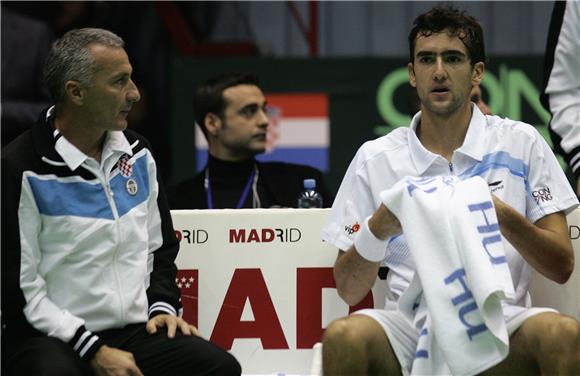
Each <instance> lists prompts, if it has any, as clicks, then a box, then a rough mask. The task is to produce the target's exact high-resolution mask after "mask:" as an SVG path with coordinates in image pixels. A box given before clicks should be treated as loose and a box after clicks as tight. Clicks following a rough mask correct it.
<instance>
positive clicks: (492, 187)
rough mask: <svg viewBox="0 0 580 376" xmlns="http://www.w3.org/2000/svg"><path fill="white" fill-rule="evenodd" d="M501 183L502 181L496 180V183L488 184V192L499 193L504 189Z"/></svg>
mask: <svg viewBox="0 0 580 376" xmlns="http://www.w3.org/2000/svg"><path fill="white" fill-rule="evenodd" d="M502 183H503V180H498V181H494V182H491V183H488V184H487V185H488V186H489V188H490V191H491V192H492V193H493V192H496V191H501V190H502V189H503V188H504V185H503V184H502Z"/></svg>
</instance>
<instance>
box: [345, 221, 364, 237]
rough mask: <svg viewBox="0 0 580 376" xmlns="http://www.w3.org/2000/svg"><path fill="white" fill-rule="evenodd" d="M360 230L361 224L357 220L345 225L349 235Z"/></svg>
mask: <svg viewBox="0 0 580 376" xmlns="http://www.w3.org/2000/svg"><path fill="white" fill-rule="evenodd" d="M358 230H360V225H359V224H358V222H356V223H355V224H353V225H346V226H344V232H346V233H347V235H352V234H354V233H355V232H358Z"/></svg>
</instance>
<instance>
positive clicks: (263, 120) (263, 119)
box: [258, 110, 270, 127]
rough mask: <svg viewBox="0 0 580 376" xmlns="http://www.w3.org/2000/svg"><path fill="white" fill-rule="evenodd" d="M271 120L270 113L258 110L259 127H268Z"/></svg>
mask: <svg viewBox="0 0 580 376" xmlns="http://www.w3.org/2000/svg"><path fill="white" fill-rule="evenodd" d="M269 122H270V119H269V118H268V114H267V113H266V111H265V110H259V111H258V126H259V127H267V126H268V124H269Z"/></svg>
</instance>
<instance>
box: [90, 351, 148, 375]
mask: <svg viewBox="0 0 580 376" xmlns="http://www.w3.org/2000/svg"><path fill="white" fill-rule="evenodd" d="M91 368H92V369H93V371H94V373H95V375H97V376H143V373H142V372H141V370H140V369H139V367H137V364H136V363H135V358H134V357H133V354H131V353H130V352H127V351H123V350H120V349H115V348H113V347H109V346H106V345H105V346H101V348H100V349H99V351H97V352H96V353H95V356H94V357H93V359H91Z"/></svg>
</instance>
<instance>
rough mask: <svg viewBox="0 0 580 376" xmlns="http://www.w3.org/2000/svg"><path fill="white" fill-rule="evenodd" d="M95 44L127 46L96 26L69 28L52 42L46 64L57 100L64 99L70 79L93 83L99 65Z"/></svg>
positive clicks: (46, 78)
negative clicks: (92, 52)
mask: <svg viewBox="0 0 580 376" xmlns="http://www.w3.org/2000/svg"><path fill="white" fill-rule="evenodd" d="M93 43H97V44H102V45H105V46H109V47H116V48H123V47H124V46H125V42H123V39H121V38H120V37H119V36H117V35H115V34H114V33H112V32H110V31H108V30H104V29H93V28H84V29H74V30H71V31H68V32H67V33H65V34H64V35H63V36H62V37H61V38H60V39H58V40H56V41H55V42H54V43H53V44H52V48H51V50H50V52H49V54H48V56H47V58H46V63H45V65H44V82H45V84H46V86H47V88H48V92H49V93H50V96H51V97H52V100H53V101H54V103H62V102H63V101H64V98H65V88H64V84H65V82H67V81H69V80H74V81H79V82H80V83H81V84H82V85H84V86H86V87H90V86H91V84H92V80H93V74H94V70H95V66H94V59H93V56H92V55H91V53H90V52H89V49H88V46H89V45H90V44H93Z"/></svg>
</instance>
